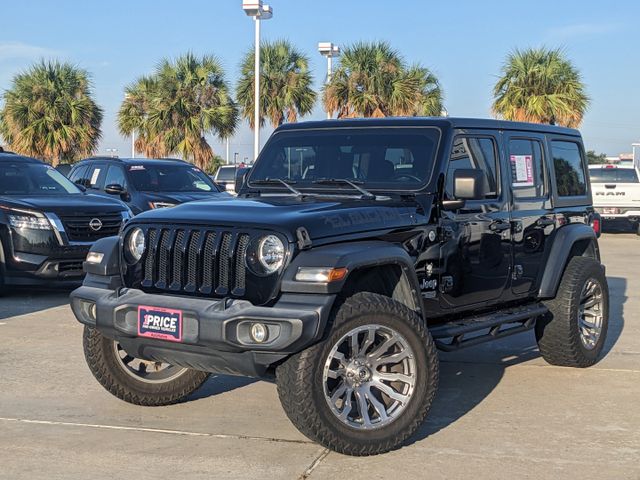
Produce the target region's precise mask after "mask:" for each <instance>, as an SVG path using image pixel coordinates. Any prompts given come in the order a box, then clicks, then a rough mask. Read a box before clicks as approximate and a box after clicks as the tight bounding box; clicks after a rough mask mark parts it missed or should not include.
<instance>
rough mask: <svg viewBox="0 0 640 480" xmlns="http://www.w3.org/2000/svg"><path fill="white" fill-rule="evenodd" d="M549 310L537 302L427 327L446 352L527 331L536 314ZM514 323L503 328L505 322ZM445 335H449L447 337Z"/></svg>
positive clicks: (437, 344) (438, 345) (539, 314)
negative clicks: (470, 335)
mask: <svg viewBox="0 0 640 480" xmlns="http://www.w3.org/2000/svg"><path fill="white" fill-rule="evenodd" d="M548 311H549V310H548V309H547V307H545V306H544V305H542V304H540V303H534V304H531V305H526V306H524V307H518V308H513V309H508V310H501V311H498V312H493V313H490V314H487V315H482V316H476V317H467V318H465V319H462V320H459V321H453V322H446V323H443V324H439V325H435V326H433V327H430V328H429V331H430V332H431V336H432V337H433V339H434V341H435V343H436V347H438V348H439V349H440V350H444V351H445V352H453V351H455V350H460V349H461V348H466V347H471V346H473V345H478V344H480V343H485V342H489V341H491V340H497V339H498V338H503V337H508V336H509V335H514V334H516V333H520V332H526V331H527V330H530V329H532V328H533V327H534V325H535V324H536V318H538V317H539V316H541V315H544V314H546V313H547V312H548ZM508 324H515V325H513V326H510V327H507V328H503V327H504V326H505V325H508ZM483 330H486V332H485V333H483V334H481V335H476V336H474V337H472V338H464V336H465V335H467V334H470V333H477V332H481V331H483ZM447 339H451V340H449V341H447Z"/></svg>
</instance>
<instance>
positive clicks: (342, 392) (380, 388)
mask: <svg viewBox="0 0 640 480" xmlns="http://www.w3.org/2000/svg"><path fill="white" fill-rule="evenodd" d="M276 380H277V385H278V394H279V396H280V401H281V403H282V406H283V408H284V410H285V412H286V414H287V416H288V417H289V419H290V420H291V421H292V422H293V424H294V425H295V426H296V427H297V428H298V429H299V430H300V431H301V432H302V433H303V434H305V435H306V436H307V437H309V438H310V439H312V440H314V441H316V442H318V443H320V444H321V445H323V446H325V447H327V448H330V449H331V450H334V451H337V452H340V453H344V454H347V455H375V454H379V453H384V452H387V451H390V450H393V449H396V448H399V447H400V446H402V444H403V443H404V442H405V441H406V440H407V439H408V438H409V437H410V436H411V435H413V434H414V433H415V431H416V430H417V429H418V428H419V427H420V425H421V424H422V423H423V421H424V419H425V418H426V416H427V413H428V412H429V409H430V407H431V403H432V402H433V398H434V396H435V393H436V390H437V385H438V355H437V352H436V348H435V345H434V343H433V340H432V338H431V335H430V334H429V332H428V331H427V329H426V326H425V324H424V322H423V321H422V320H421V319H420V317H419V316H418V315H417V314H416V313H415V312H413V311H412V310H410V309H408V308H407V307H405V306H404V305H402V304H400V303H398V302H395V301H393V300H392V299H390V298H388V297H384V296H382V295H377V294H373V293H358V294H356V295H354V296H352V297H350V298H348V299H347V300H346V301H345V302H344V303H343V304H342V305H341V306H340V308H339V309H338V310H337V311H336V312H335V314H334V316H333V325H332V328H331V331H330V332H329V334H328V336H327V338H326V339H325V340H323V341H322V342H320V343H318V344H316V345H313V346H311V347H309V348H307V349H306V350H304V351H302V352H300V353H298V354H296V355H293V356H292V357H290V358H289V359H287V361H286V362H284V363H283V364H282V365H280V366H279V367H278V368H277V370H276Z"/></svg>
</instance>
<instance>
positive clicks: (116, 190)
mask: <svg viewBox="0 0 640 480" xmlns="http://www.w3.org/2000/svg"><path fill="white" fill-rule="evenodd" d="M104 191H105V192H107V193H108V194H109V195H123V194H124V193H126V190H125V189H124V187H123V186H122V185H118V184H117V183H111V184H109V185H107V186H106V187H104Z"/></svg>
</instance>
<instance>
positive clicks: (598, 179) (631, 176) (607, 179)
mask: <svg viewBox="0 0 640 480" xmlns="http://www.w3.org/2000/svg"><path fill="white" fill-rule="evenodd" d="M589 177H590V179H591V183H638V174H637V173H636V170H635V169H634V168H615V167H614V168H606V167H605V168H590V169H589Z"/></svg>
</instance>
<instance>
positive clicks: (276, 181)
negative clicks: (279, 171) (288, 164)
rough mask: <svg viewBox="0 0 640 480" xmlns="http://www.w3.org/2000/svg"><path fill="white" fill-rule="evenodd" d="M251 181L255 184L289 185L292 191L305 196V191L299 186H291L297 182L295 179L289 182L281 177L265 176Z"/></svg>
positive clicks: (299, 195)
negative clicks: (262, 178)
mask: <svg viewBox="0 0 640 480" xmlns="http://www.w3.org/2000/svg"><path fill="white" fill-rule="evenodd" d="M251 183H253V184H254V185H278V184H280V185H284V186H285V187H287V189H288V190H289V191H290V192H291V193H293V194H295V195H296V196H298V197H303V196H304V195H305V194H304V193H302V192H301V191H300V190H298V189H297V188H293V187H292V186H291V184H292V183H296V182H293V181H289V182H287V181H285V180H282V179H281V178H265V179H264V180H253V181H251Z"/></svg>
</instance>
